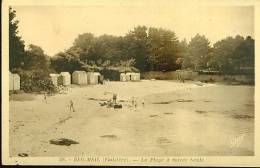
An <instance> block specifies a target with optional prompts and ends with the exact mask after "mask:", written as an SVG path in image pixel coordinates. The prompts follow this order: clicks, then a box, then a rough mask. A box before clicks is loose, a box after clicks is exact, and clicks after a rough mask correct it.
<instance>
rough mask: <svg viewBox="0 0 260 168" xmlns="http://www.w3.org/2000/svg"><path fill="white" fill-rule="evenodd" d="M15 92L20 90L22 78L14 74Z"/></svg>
mask: <svg viewBox="0 0 260 168" xmlns="http://www.w3.org/2000/svg"><path fill="white" fill-rule="evenodd" d="M12 76H13V90H20V76H19V75H18V74H13V75H12Z"/></svg>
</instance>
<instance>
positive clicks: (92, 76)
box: [87, 72, 97, 85]
mask: <svg viewBox="0 0 260 168" xmlns="http://www.w3.org/2000/svg"><path fill="white" fill-rule="evenodd" d="M87 75H88V84H90V85H95V84H96V83H97V82H96V77H95V74H94V72H88V73H87Z"/></svg>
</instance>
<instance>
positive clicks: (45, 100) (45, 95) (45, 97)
mask: <svg viewBox="0 0 260 168" xmlns="http://www.w3.org/2000/svg"><path fill="white" fill-rule="evenodd" d="M43 99H44V102H45V103H47V94H46V93H44V97H43Z"/></svg>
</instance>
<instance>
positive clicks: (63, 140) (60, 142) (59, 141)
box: [50, 138, 79, 146]
mask: <svg viewBox="0 0 260 168" xmlns="http://www.w3.org/2000/svg"><path fill="white" fill-rule="evenodd" d="M50 144H54V145H65V146H70V145H71V144H79V143H78V142H77V141H74V140H71V139H66V138H60V139H52V140H50Z"/></svg>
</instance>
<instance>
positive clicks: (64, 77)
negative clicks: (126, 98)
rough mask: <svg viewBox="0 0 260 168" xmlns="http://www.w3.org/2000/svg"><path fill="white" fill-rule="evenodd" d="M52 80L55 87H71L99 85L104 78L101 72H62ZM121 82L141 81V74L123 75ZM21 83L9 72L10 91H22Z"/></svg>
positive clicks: (52, 75) (18, 77)
mask: <svg viewBox="0 0 260 168" xmlns="http://www.w3.org/2000/svg"><path fill="white" fill-rule="evenodd" d="M50 79H51V81H52V83H53V85H54V86H60V85H63V86H69V85H71V84H78V85H95V84H99V83H102V82H103V80H104V77H103V75H101V74H100V73H99V72H85V71H74V72H73V73H72V74H70V73H69V72H61V73H60V74H54V73H52V74H50ZM106 80H107V79H106ZM120 81H123V82H126V81H140V73H133V72H129V73H121V74H120ZM20 83H21V81H20V76H19V75H18V74H13V73H11V72H9V90H20Z"/></svg>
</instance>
